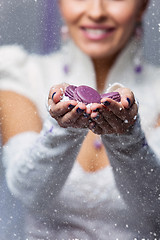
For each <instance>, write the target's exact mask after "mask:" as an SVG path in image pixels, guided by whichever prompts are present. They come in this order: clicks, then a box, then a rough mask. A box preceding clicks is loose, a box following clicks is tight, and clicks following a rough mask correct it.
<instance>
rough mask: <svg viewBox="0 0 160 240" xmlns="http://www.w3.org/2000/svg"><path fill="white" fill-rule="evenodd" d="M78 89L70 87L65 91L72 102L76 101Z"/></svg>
mask: <svg viewBox="0 0 160 240" xmlns="http://www.w3.org/2000/svg"><path fill="white" fill-rule="evenodd" d="M76 88H77V87H76V86H74V85H69V86H68V87H67V88H66V90H65V96H66V97H69V99H70V100H75V98H74V91H75V89H76Z"/></svg>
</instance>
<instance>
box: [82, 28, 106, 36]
mask: <svg viewBox="0 0 160 240" xmlns="http://www.w3.org/2000/svg"><path fill="white" fill-rule="evenodd" d="M85 31H86V32H87V33H89V34H91V35H94V36H100V35H102V34H104V33H106V32H107V30H106V29H88V28H86V29H85Z"/></svg>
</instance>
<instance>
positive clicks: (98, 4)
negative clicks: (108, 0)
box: [87, 0, 107, 22]
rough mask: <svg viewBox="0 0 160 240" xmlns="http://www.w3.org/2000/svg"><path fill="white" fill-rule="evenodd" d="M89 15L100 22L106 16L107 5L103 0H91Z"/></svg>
mask: <svg viewBox="0 0 160 240" xmlns="http://www.w3.org/2000/svg"><path fill="white" fill-rule="evenodd" d="M87 14H88V17H89V18H90V19H92V20H94V21H97V22H100V21H103V20H104V19H105V18H106V15H107V12H106V6H104V2H103V0H90V1H89V4H88V9H87Z"/></svg>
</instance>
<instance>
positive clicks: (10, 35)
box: [0, 0, 160, 240]
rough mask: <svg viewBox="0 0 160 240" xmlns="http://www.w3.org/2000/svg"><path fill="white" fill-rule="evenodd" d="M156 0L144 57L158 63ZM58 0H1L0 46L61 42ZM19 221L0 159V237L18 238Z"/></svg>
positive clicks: (35, 49) (43, 46) (35, 48)
mask: <svg viewBox="0 0 160 240" xmlns="http://www.w3.org/2000/svg"><path fill="white" fill-rule="evenodd" d="M66 1H67V0H66ZM140 1H141V0H140ZM159 1H160V0H151V3H150V6H149V9H148V11H147V13H146V16H145V22H144V30H145V31H144V32H145V36H144V41H145V57H146V59H147V60H148V61H149V62H151V63H154V64H156V65H160V17H159V16H160V7H159ZM57 2H58V0H0V46H2V45H6V44H20V45H22V46H23V47H24V48H25V49H26V50H27V51H29V52H31V53H38V54H48V53H50V52H51V51H56V50H57V49H58V48H59V46H60V42H61V41H60V28H61V20H60V16H59V11H58V7H57ZM0 145H1V144H0ZM0 148H1V147H0ZM0 158H1V157H0ZM21 224H22V225H23V208H22V206H21V205H20V203H19V202H17V201H15V199H14V198H13V197H12V196H11V194H10V192H9V191H8V189H7V185H6V182H5V178H4V171H3V170H2V164H1V163H0V240H6V239H7V240H21V239H22V235H23V232H21V229H22V226H21Z"/></svg>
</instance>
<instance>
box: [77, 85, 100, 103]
mask: <svg viewBox="0 0 160 240" xmlns="http://www.w3.org/2000/svg"><path fill="white" fill-rule="evenodd" d="M74 98H75V100H77V101H79V102H83V103H85V104H86V105H87V104H90V103H100V101H101V96H100V94H99V93H98V92H97V91H96V90H95V89H93V88H91V87H89V86H85V85H81V86H79V87H77V88H76V89H75V90H74Z"/></svg>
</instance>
